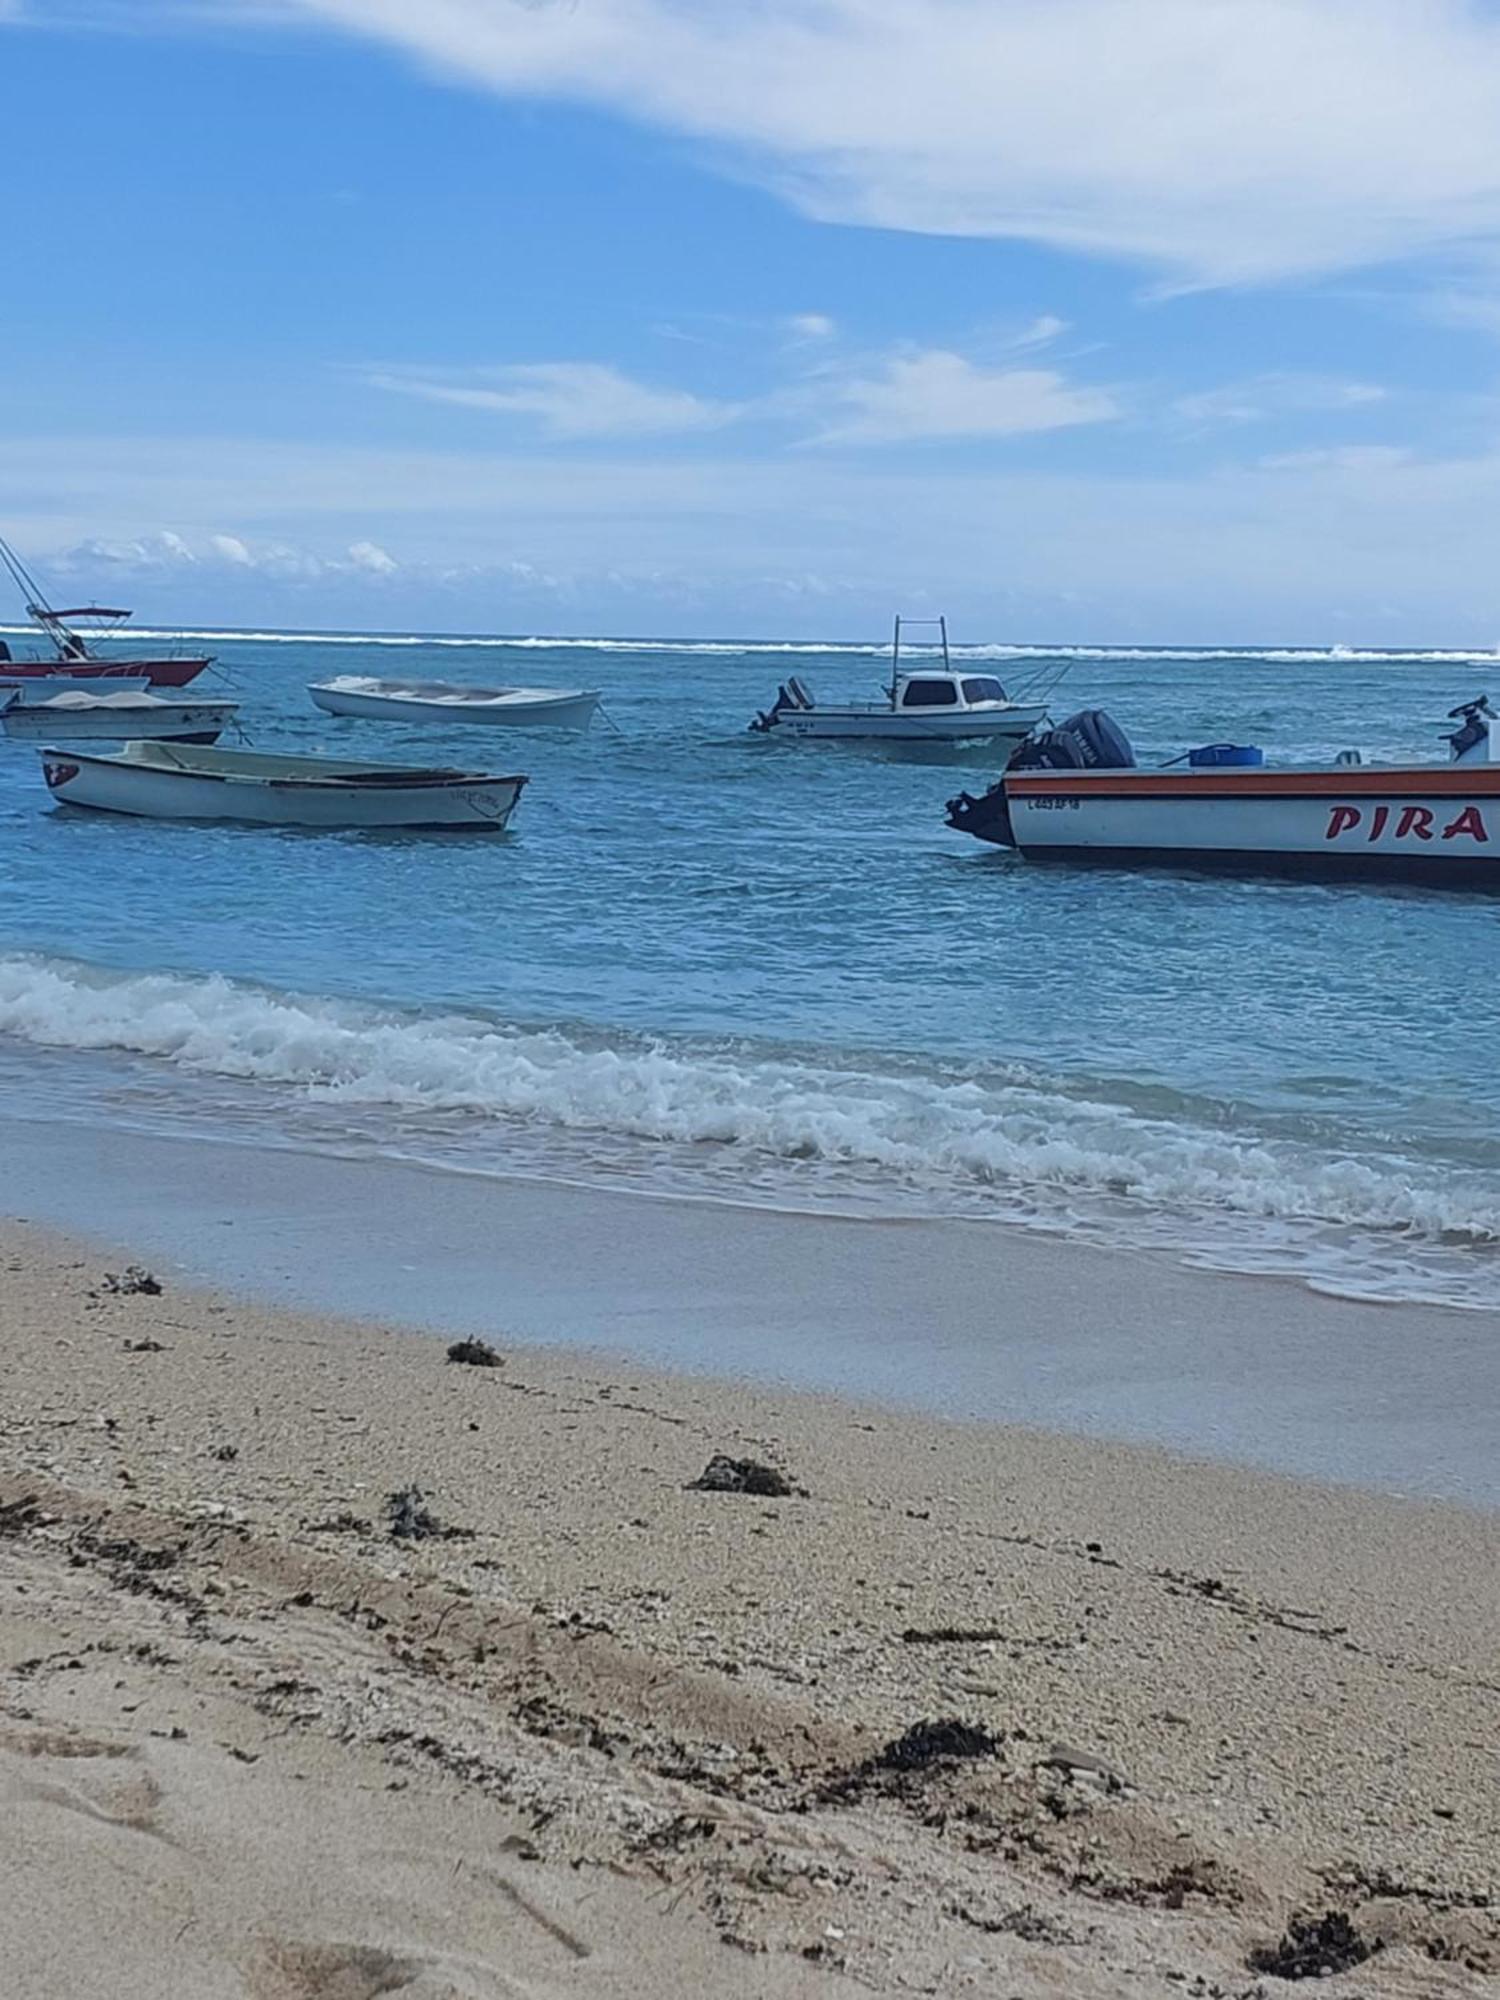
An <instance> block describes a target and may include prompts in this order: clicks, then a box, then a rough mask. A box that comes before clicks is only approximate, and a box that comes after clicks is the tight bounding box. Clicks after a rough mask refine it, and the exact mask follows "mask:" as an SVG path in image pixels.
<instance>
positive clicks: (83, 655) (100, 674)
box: [0, 539, 212, 687]
mask: <svg viewBox="0 0 1500 2000" xmlns="http://www.w3.org/2000/svg"><path fill="white" fill-rule="evenodd" d="M0 563H3V564H4V566H5V568H6V569H7V570H8V571H9V572H10V575H11V579H12V581H13V582H14V583H15V584H16V587H17V588H18V589H19V591H20V593H21V601H22V602H23V604H24V605H25V607H26V616H27V617H28V618H29V619H30V620H31V621H32V623H33V624H34V625H36V626H37V627H38V629H39V630H40V631H41V633H42V636H43V637H44V638H45V639H46V640H47V642H48V644H49V646H50V647H51V651H50V652H49V653H46V654H43V655H40V656H38V657H36V658H22V659H16V658H15V657H14V656H13V655H12V653H11V650H10V646H9V643H8V642H7V641H6V640H4V639H0V679H4V680H7V681H10V680H15V679H27V680H29V679H33V678H37V677H40V676H50V675H64V676H66V677H68V678H69V679H79V680H83V679H88V680H98V679H100V678H112V677H119V678H121V679H137V680H146V681H150V682H151V683H152V685H153V686H155V687H186V686H187V684H188V682H189V681H191V680H196V679H197V677H198V675H199V674H201V673H202V672H203V670H204V668H205V667H207V666H210V665H211V664H212V660H211V657H210V655H209V654H207V653H183V654H166V653H148V654H138V653H132V654H130V655H129V656H128V657H127V656H126V655H124V654H119V655H116V654H113V653H107V654H102V655H101V654H99V653H97V652H96V651H95V650H94V648H95V647H96V646H97V644H98V643H99V640H100V639H101V638H102V637H108V636H112V635H113V634H115V633H117V632H118V630H119V628H120V627H121V626H122V625H123V624H124V622H125V620H126V619H127V618H128V617H129V616H130V613H129V612H128V611H122V610H120V609H119V608H118V607H117V606H113V605H108V604H75V605H73V606H71V607H68V608H65V609H63V610H57V609H55V608H54V607H53V606H52V605H51V604H50V603H49V602H48V600H47V598H46V596H45V594H44V593H43V591H42V588H41V585H40V584H39V583H38V582H37V580H36V578H35V577H34V576H33V575H32V574H31V572H30V571H29V570H28V569H27V567H26V565H25V564H24V563H23V562H22V561H21V558H20V557H19V556H18V555H17V554H16V552H15V550H14V549H13V548H12V547H11V546H10V544H9V543H8V542H6V541H4V540H3V539H0ZM85 628H88V629H85Z"/></svg>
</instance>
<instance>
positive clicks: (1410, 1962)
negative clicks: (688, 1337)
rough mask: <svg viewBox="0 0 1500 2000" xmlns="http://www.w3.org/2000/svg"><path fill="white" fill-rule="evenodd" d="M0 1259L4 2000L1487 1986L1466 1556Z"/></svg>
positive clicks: (790, 1408) (1495, 1924) (1476, 1549)
mask: <svg viewBox="0 0 1500 2000" xmlns="http://www.w3.org/2000/svg"><path fill="white" fill-rule="evenodd" d="M0 1246H3V1260H0V1276H3V1294H0V1296H3V1301H4V1314H3V1317H4V1327H5V1338H4V1342H3V1346H0V1379H3V1401H0V1407H3V1418H0V1439H3V1446H0V1668H3V1676H4V1677H3V1682H0V1685H3V1689H4V1705H3V1719H0V1732H3V1734H0V1773H3V1785H4V1790H5V1794H6V1797H7V1801H8V1805H9V1811H8V1813H7V1815H6V1819H5V1823H4V1832H3V1834H0V1840H3V1842H4V1862H3V1866H4V1874H5V1880H6V1882H7V1884H8V1885H9V1886H10V1888H11V1889H12V1891H13V1893H10V1894H8V1895H7V1897H6V1898H5V1899H4V1902H3V1908H0V1952H3V1963H4V1964H5V1965H6V1966H7V1967H8V1973H7V1983H6V1991H7V1992H14V1993H15V1994H16V1995H17V1996H18V2000H20V1996H24V2000H51V1996H58V2000H62V1996H68V2000H81V1996H93V1995H98V1996H101V2000H102V1996H105V1995H108V1996H110V2000H131V1997H132V1996H137V1995H139V1996H142V1997H143V2000H144V1996H148V1995H149V1996H152V2000H163V1996H174V2000H175V1996H182V2000H188V1996H192V2000H216V1997H217V1996H219V1995H224V1996H230V1995H233V1996H255V2000H373V1996H375V1995H377V1994H385V1993H410V1994H412V1995H414V1996H416V1995H421V1996H425V2000H436V1996H439V1995H452V1996H465V2000H469V1996H490V1995H510V1994H517V1995H548V1994H561V1993H575V1992H576V1993H580V1994H583V1993H589V1994H605V1995H630V1994H637V1993H639V1994H645V1993H653V1994H661V1993H670V1994H697V1993H700V1992H707V1991H710V1990H711V1991H715V1992H721V1993H726V1994H734V1993H743V1994H746V1995H752V1994H753V1995H760V1994H765V1995H780V1994H804V1993H805V1994H816V1993H822V1992H829V1993H832V1992H837V1991H857V1990H867V1991H874V1992H889V1993H904V1992H930V1993H949V1992H953V1993H961V1992H974V1993H977V1994H987V1995H988V1994H995V1995H1016V1996H1026V2000H1030V1996H1042V1995H1058V1996H1064V1995H1066V1996H1070V2000H1071V1996H1080V1997H1081V2000H1087V1997H1088V1996H1094V1995H1098V1996H1104V1995H1111V1996H1113V1995H1118V1994H1122V1993H1140V1994H1156V1993H1163V1994H1166V1993H1182V1992H1188V1993H1198V1994H1201V1995H1210V1994H1221V1995H1230V1994H1233V1995H1249V1994H1274V1993H1279V1992H1283V1991H1288V1990H1290V1987H1289V1985H1288V1982H1287V1980H1286V1978H1285V1977H1284V1976H1283V1975H1284V1974H1285V1973H1286V1972H1288V1971H1299V1972H1304V1973H1305V1972H1307V1971H1309V1970H1312V1969H1315V1968H1316V1967H1317V1966H1318V1965H1319V1964H1326V1963H1328V1962H1329V1960H1330V1958H1332V1959H1334V1960H1336V1961H1337V1962H1339V1963H1340V1964H1345V1963H1346V1962H1347V1961H1350V1960H1353V1961H1354V1962H1349V1963H1347V1969H1344V1970H1341V1971H1338V1972H1336V1973H1334V1974H1333V1977H1334V1979H1335V1984H1334V1986H1333V1988H1332V1989H1331V1990H1333V1991H1337V1992H1341V1993H1345V1994H1350V1995H1353V1994H1359V1995H1363V1996H1368V2000H1384V1997H1385V1996H1390V2000H1394V1996H1418V1995H1434V1996H1435V1995H1449V1994H1452V1995H1458V1994H1469V1993H1472V1994H1475V1995H1478V1994H1479V1993H1481V1992H1483V1991H1487V1990H1490V1982H1491V1980H1492V1978H1493V1975H1494V1973H1495V1971H1496V1969H1497V1968H1500V1915H1497V1906H1496V1902H1495V1898H1496V1897H1497V1895H1500V1878H1497V1871H1496V1865H1495V1857H1496V1854H1497V1852H1500V1803H1497V1801H1500V1790H1497V1785H1496V1776H1497V1772H1496V1762H1495V1746H1496V1743H1497V1740H1500V1727H1497V1724H1500V1605H1497V1601H1496V1592H1495V1589H1494V1578H1495V1575H1496V1574H1497V1557H1500V1521H1497V1519H1496V1518H1495V1517H1494V1516H1492V1515H1489V1514H1484V1513H1480V1512H1469V1511H1465V1510H1463V1509H1461V1508H1458V1507H1454V1506H1446V1505H1439V1504H1436V1503H1428V1502H1417V1501H1403V1500H1399V1499H1395V1498H1387V1497H1382V1496H1379V1495H1373V1494H1363V1493H1360V1492H1357V1491H1353V1490H1349V1489H1344V1488H1326V1487H1319V1486H1315V1485H1311V1484H1305V1483H1298V1482H1293V1481H1290V1480H1287V1479H1281V1478H1277V1477H1273V1476H1271V1475H1267V1474H1261V1473H1256V1472H1252V1471H1246V1470H1238V1469H1226V1468H1223V1467H1217V1466H1211V1465H1207V1464H1203V1463H1195V1462H1192V1461H1190V1460H1187V1459H1185V1458H1177V1457H1171V1456H1168V1455H1166V1454H1164V1453H1161V1452H1157V1451H1152V1450H1149V1449H1145V1448H1141V1447H1134V1446H1123V1445H1111V1444H1107V1443H1100V1442H1096V1441H1090V1440H1083V1439H1076V1438H1072V1439H1070V1438H1062V1437H1053V1436H1048V1435H1045V1434H1043V1433H1040V1432H1035V1431H1025V1430H1020V1429H1014V1428H1004V1427H1001V1426H998V1425H993V1424H986V1425H980V1424H963V1423H958V1422H944V1421H942V1420H939V1419H937V1418H932V1417H924V1416H921V1415H916V1414H909V1413H899V1414H898V1413H894V1412H892V1411H890V1410H887V1409H882V1408H878V1407H864V1406H861V1405H859V1404H858V1403H856V1402H854V1401H851V1400H835V1399H832V1398H827V1397H817V1396H811V1395H798V1394H794V1393H792V1392H778V1391H775V1390H771V1389H766V1388H754V1387H745V1386H737V1385H726V1384H721V1383H716V1382H713V1381H709V1380H706V1379H701V1378H696V1377H694V1378H687V1377H675V1378H674V1377H671V1376H668V1375H665V1374H660V1373H653V1372H651V1371H649V1370H646V1369H643V1368H640V1367H636V1366H633V1365H631V1364H629V1363H622V1362H620V1361H618V1360H617V1359H613V1358H608V1357H599V1358H595V1357H593V1356H585V1357H580V1356H578V1355H576V1354H567V1353H560V1352H556V1351H552V1352H549V1351H545V1350H538V1349H536V1348H521V1347H511V1348H507V1347H506V1346H505V1344H504V1343H503V1342H502V1343H499V1347H500V1352H499V1355H498V1357H497V1365H495V1366H472V1365H463V1364H458V1363H453V1362H450V1361H449V1360H448V1359H447V1357H446V1346H447V1342H446V1338H423V1337H420V1336H418V1335H414V1334H413V1333H411V1332H410V1331H407V1330H397V1329H394V1328H392V1327H389V1326H383V1325H380V1324H375V1323H355V1322H340V1321H336V1320H333V1319H328V1318H320V1317H318V1316H316V1315H312V1314H308V1313H303V1312H290V1311H281V1310H272V1309H269V1308H267V1307H265V1306H264V1305H260V1304H254V1303H247V1302H245V1301H243V1300H240V1299H237V1298H235V1297H231V1296H216V1295H214V1294H212V1293H209V1292H207V1291H197V1290H193V1289H191V1288H189V1287H187V1286H186V1285H185V1284H184V1283H183V1282H182V1281H180V1280H179V1279H178V1278H177V1276H176V1275H175V1274H174V1273H172V1272H171V1271H170V1270H166V1269H163V1270H161V1271H160V1272H158V1273H157V1275H156V1277H155V1278H153V1280H152V1283H158V1282H159V1283H160V1285H161V1289H160V1290H159V1291H156V1290H152V1289H150V1288H149V1287H148V1288H147V1289H143V1290H142V1289H136V1286H137V1284H138V1283H139V1282H140V1281H139V1280H138V1279H135V1278H127V1277H126V1276H125V1273H126V1268H127V1266H128V1265H129V1264H131V1263H132V1261H135V1262H137V1263H139V1262H140V1261H141V1260H140V1259H134V1260H133V1259H132V1256H131V1253H130V1251H129V1249H128V1248H127V1249H119V1248H103V1247H99V1246H96V1245H93V1244H86V1243H82V1242H76V1241H72V1240H69V1239H65V1238H62V1237H58V1236H52V1235H47V1234H44V1233H42V1232H40V1231H38V1230H36V1229H33V1228H30V1227H24V1226H18V1225H8V1226H7V1227H6V1228H5V1230H4V1232H3V1235H0ZM111 1274H112V1275H113V1282H111ZM715 1454H725V1455H727V1456H729V1457H730V1458H732V1459H743V1460H752V1461H754V1462H756V1463H758V1464H761V1465H765V1466H769V1467H771V1468H774V1469H776V1470H777V1471H779V1472H780V1473H781V1474H782V1475H783V1478H784V1482H785V1484H786V1485H788V1486H789V1487H790V1488H791V1490H790V1492H787V1493H784V1494H781V1495H779V1496H775V1495H756V1494H746V1493H740V1492H731V1491H722V1490H701V1489H697V1488H695V1487H694V1486H693V1485H692V1482H693V1481H695V1480H696V1479H698V1478H699V1476H700V1475H701V1474H703V1472H704V1470H705V1467H706V1465H707V1464H708V1462H709V1460H710V1459H711V1458H712V1457H713V1456H714V1455H715ZM412 1487H416V1488H417V1489H418V1490H419V1492H418V1496H415V1497H414V1496H412V1495H411V1493H410V1489H411V1488H412ZM401 1493H405V1494H406V1495H407V1498H406V1501H405V1504H404V1507H398V1508H396V1509H393V1508H392V1505H391V1496H393V1495H397V1494H401ZM403 1526H404V1527H407V1528H415V1529H416V1530H417V1531H418V1532H416V1533H408V1534H401V1533H397V1532H395V1531H394V1530H395V1529H397V1528H399V1527H403ZM424 1531H425V1532H424ZM17 1885H19V1887H17ZM1330 1916H1331V1917H1332V1918H1334V1919H1346V1920H1347V1924H1348V1929H1347V1930H1345V1929H1344V1927H1343V1925H1342V1924H1341V1923H1340V1922H1338V1921H1335V1922H1333V1923H1331V1924H1330V1923H1328V1922H1326V1921H1325V1920H1326V1919H1328V1918H1329V1917H1330ZM1307 1920H1317V1921H1318V1922H1319V1923H1320V1924H1321V1925H1322V1928H1321V1929H1320V1930H1319V1931H1318V1933H1317V1936H1316V1940H1315V1943H1314V1945H1313V1947H1312V1948H1311V1950H1304V1951H1302V1952H1301V1953H1300V1954H1299V1952H1298V1951H1297V1950H1292V1951H1290V1952H1288V1951H1285V1950H1282V1949H1281V1946H1282V1944H1283V1941H1284V1940H1285V1939H1286V1938H1287V1935H1288V1929H1289V1926H1296V1925H1297V1924H1298V1923H1300V1922H1305V1921H1307ZM1360 1952H1368V1954H1369V1955H1368V1956H1365V1957H1363V1958H1362V1959H1361V1958H1358V1954H1359V1953H1360ZM1267 1953H1269V1954H1271V1958H1270V1959H1269V1960H1264V1959H1263V1955H1264V1954H1267ZM1278 1953H1279V1956H1278Z"/></svg>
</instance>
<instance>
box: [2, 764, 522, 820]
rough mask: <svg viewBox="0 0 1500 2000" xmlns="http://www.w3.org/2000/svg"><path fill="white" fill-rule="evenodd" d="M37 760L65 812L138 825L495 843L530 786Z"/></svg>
mask: <svg viewBox="0 0 1500 2000" xmlns="http://www.w3.org/2000/svg"><path fill="white" fill-rule="evenodd" d="M220 754H222V753H220ZM41 758H42V773H43V776H44V777H45V779H46V782H47V789H48V790H49V791H50V792H51V794H52V796H53V798H54V799H56V800H57V801H58V803H59V804H61V805H68V806H83V807H87V808H90V809H91V810H93V811H95V812H107V813H125V814H130V815H133V816H135V817H137V818H144V819H181V820H229V821H237V822H240V823H242V824H246V825H255V826H284V827H306V828H322V829H325V830H327V829H347V828H369V829H392V828H394V829H407V830H410V831H415V830H418V829H455V830H458V829H463V830H470V831H482V832H486V833H500V832H503V831H504V830H505V828H506V826H507V825H508V824H509V821H510V816H511V814H512V813H513V812H514V811H515V809H516V803H517V801H518V800H519V798H520V796H521V792H522V789H523V787H524V786H525V783H526V780H525V779H524V778H519V777H517V778H485V777H472V778H470V777H463V778H438V777H434V778H432V779H431V780H430V781H428V782H420V783H417V782H408V783H402V784H380V783H378V782H374V783H365V782H361V783H359V784H354V783H351V782H348V781H345V782H343V783H337V782H328V781H322V782H317V781H310V780H306V779H276V778H256V779H245V778H234V777H223V776H216V775H212V774H209V773H206V772H200V771H190V770H183V771H174V770H170V769H166V768H163V767H161V766H156V765H142V764H137V765H132V764H130V763H128V762H126V761H124V760H121V759H116V758H109V757H91V756H88V755H86V754H84V753H82V752H69V751H67V750H59V749H55V748H51V747H49V748H47V749H45V750H43V751H42V753H41Z"/></svg>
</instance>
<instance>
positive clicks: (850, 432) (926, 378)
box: [814, 348, 1120, 444]
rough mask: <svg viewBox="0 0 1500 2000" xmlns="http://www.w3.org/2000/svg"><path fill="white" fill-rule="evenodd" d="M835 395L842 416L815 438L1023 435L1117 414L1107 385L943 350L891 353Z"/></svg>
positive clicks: (877, 440) (889, 440)
mask: <svg viewBox="0 0 1500 2000" xmlns="http://www.w3.org/2000/svg"><path fill="white" fill-rule="evenodd" d="M835 395H836V399H837V402H838V404H839V405H840V407H841V411H842V414H841V415H838V416H835V417H834V418H833V419H832V420H831V421H830V422H829V423H828V424H827V426H826V427H825V428H824V429H823V430H822V431H821V432H820V433H819V434H818V436H817V438H816V439H815V440H814V442H815V443H818V444H894V443H900V442H905V441H913V440H917V439H924V438H1002V437H1019V436H1022V435H1024V434H1026V433H1028V432H1036V431H1055V430H1062V429H1065V428H1067V427H1069V426H1071V425H1075V424H1098V423H1105V422H1108V421H1109V420H1110V419H1112V418H1114V417H1117V416H1118V415H1119V414H1120V411H1119V405H1118V404H1117V403H1116V401H1115V399H1114V397H1113V396H1112V395H1111V394H1110V393H1109V391H1108V390H1105V389H1094V388H1078V387H1074V386H1073V385H1072V384H1070V383H1069V382H1068V381H1067V379H1066V378H1065V377H1064V376H1062V375H1059V374H1057V373H1056V372H1055V371H1054V370H1052V369H1050V368H981V367H979V366H977V365H976V364H975V363H974V362H972V361H969V360H967V359H966V358H965V357H964V356H963V355H962V354H952V353H949V352H948V351H947V350H946V349H944V348H928V349H926V350H924V351H922V352H917V353H910V354H897V355H893V356H891V357H890V358H889V359H888V360H886V361H885V362H884V363H882V364H881V366H880V368H879V371H878V372H877V373H874V374H866V375H856V376H850V377H848V378H846V379H845V380H844V381H842V382H841V383H839V384H838V385H837V388H836V390H835Z"/></svg>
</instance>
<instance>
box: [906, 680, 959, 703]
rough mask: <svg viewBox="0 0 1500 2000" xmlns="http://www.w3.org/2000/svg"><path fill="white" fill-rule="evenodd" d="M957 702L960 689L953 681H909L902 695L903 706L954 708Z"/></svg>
mask: <svg viewBox="0 0 1500 2000" xmlns="http://www.w3.org/2000/svg"><path fill="white" fill-rule="evenodd" d="M957 702H958V689H957V688H956V687H955V686H954V684H953V682H952V681H938V680H932V681H908V682H907V683H906V692H905V694H904V695H903V696H902V697H901V706H902V707H903V708H953V707H955V706H956V705H957Z"/></svg>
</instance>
